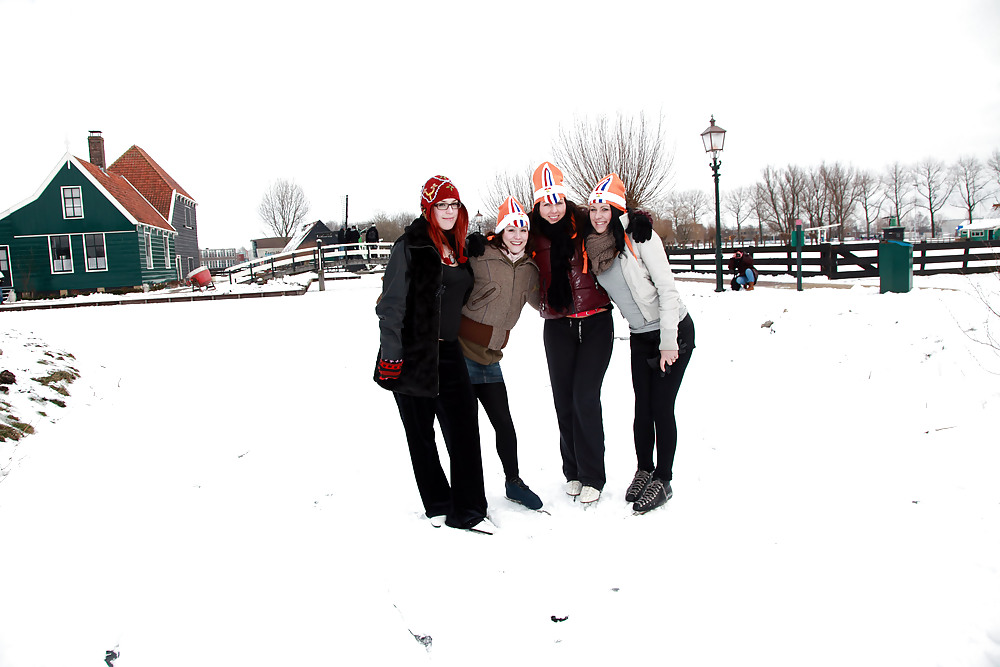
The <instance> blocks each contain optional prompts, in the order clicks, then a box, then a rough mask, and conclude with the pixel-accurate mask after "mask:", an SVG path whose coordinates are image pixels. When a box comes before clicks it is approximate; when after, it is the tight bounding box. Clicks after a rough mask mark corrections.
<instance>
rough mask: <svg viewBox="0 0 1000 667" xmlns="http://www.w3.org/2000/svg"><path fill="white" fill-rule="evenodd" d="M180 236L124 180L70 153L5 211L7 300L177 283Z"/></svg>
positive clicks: (1, 253)
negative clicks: (13, 296)
mask: <svg viewBox="0 0 1000 667" xmlns="http://www.w3.org/2000/svg"><path fill="white" fill-rule="evenodd" d="M176 237H177V231H176V230H175V229H174V227H173V226H172V225H171V224H170V222H168V220H167V219H166V218H165V217H164V216H163V215H162V214H161V213H160V212H159V211H157V209H156V208H155V207H154V206H153V205H152V204H150V202H149V201H147V199H146V198H145V197H143V195H142V194H140V192H139V191H138V190H137V189H136V188H135V187H134V186H133V185H132V184H131V183H130V182H129V181H128V179H126V178H125V177H124V176H122V175H121V174H118V173H115V172H112V171H109V170H107V169H105V168H103V165H100V166H98V165H95V164H92V163H90V162H87V161H85V160H81V159H80V158H76V157H73V156H72V155H70V154H69V153H67V154H66V155H64V156H63V157H62V159H60V160H59V162H58V164H56V167H55V169H53V170H52V173H51V174H49V176H48V178H46V179H45V181H43V183H42V185H41V187H39V188H38V190H37V191H36V192H35V194H34V195H32V196H31V197H30V198H28V199H27V200H25V201H23V202H21V203H20V204H18V205H16V206H14V207H12V208H10V209H8V210H6V211H4V212H2V213H0V273H2V274H3V278H2V279H0V287H2V288H3V290H4V295H5V297H6V296H8V295H9V293H10V292H15V293H16V294H17V296H18V297H23V298H37V297H45V296H58V295H62V296H65V295H70V294H81V293H89V292H98V291H119V290H122V291H127V290H136V289H142V288H143V286H144V285H151V284H156V283H165V282H169V281H172V280H176V279H177V267H176V265H175V261H174V258H175V245H176Z"/></svg>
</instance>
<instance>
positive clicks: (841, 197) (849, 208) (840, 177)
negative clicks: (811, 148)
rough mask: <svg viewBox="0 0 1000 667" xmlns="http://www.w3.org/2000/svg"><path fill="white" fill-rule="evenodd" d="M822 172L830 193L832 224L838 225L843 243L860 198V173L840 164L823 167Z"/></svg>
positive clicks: (835, 163)
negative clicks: (858, 181)
mask: <svg viewBox="0 0 1000 667" xmlns="http://www.w3.org/2000/svg"><path fill="white" fill-rule="evenodd" d="M820 171H821V173H822V176H823V182H824V183H826V190H827V192H828V193H829V204H830V208H829V211H830V224H832V225H838V234H839V238H840V240H841V241H843V240H844V235H845V233H846V232H847V227H848V225H849V223H850V220H851V215H852V214H853V213H854V209H855V208H856V206H857V203H858V199H859V197H860V189H859V188H858V183H857V180H858V177H857V174H858V172H857V170H855V169H854V167H845V166H843V165H842V164H840V163H839V162H834V163H833V164H832V165H830V166H826V165H823V166H822V167H820Z"/></svg>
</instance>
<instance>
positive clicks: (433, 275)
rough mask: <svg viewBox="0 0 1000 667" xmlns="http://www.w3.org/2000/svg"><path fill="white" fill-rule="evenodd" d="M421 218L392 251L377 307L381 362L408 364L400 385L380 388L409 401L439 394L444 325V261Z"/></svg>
mask: <svg viewBox="0 0 1000 667" xmlns="http://www.w3.org/2000/svg"><path fill="white" fill-rule="evenodd" d="M428 224H429V223H428V222H427V220H426V219H424V217H423V216H421V217H419V218H417V219H416V220H414V221H413V223H412V224H410V225H409V226H408V227H407V228H406V229H405V230H404V231H403V235H402V236H401V237H399V239H398V240H397V241H396V243H395V245H394V246H393V247H392V253H391V254H390V256H389V263H388V265H387V266H386V269H385V277H384V278H383V285H382V296H381V297H379V301H378V304H377V305H376V306H375V313H376V314H377V315H378V318H379V332H380V342H381V347H380V349H379V355H380V357H381V358H382V359H391V360H397V359H402V360H403V369H402V373H401V375H400V377H399V379H398V380H380V379H379V376H378V368H377V366H376V369H375V382H377V383H378V384H379V385H380V386H382V387H383V388H385V389H389V390H392V391H396V392H399V393H401V394H408V395H410V396H437V394H438V337H439V332H440V324H441V275H442V265H441V255H439V254H438V251H437V248H436V247H435V246H434V242H433V241H432V240H431V237H430V235H429V234H428V232H427V226H428Z"/></svg>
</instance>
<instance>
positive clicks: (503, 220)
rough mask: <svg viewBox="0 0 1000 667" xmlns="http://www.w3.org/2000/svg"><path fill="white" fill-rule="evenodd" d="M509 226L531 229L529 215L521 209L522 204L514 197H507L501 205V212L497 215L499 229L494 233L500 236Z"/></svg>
mask: <svg viewBox="0 0 1000 667" xmlns="http://www.w3.org/2000/svg"><path fill="white" fill-rule="evenodd" d="M509 225H513V226H515V227H524V228H525V229H531V221H529V220H528V216H527V214H525V212H524V209H523V208H522V207H521V202H519V201H517V199H515V198H514V197H507V199H505V200H504V202H503V204H501V205H500V211H499V212H498V213H497V228H496V230H494V232H495V233H496V234H500V233H502V232H503V230H505V229H507V227H508V226H509Z"/></svg>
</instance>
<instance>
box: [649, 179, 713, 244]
mask: <svg viewBox="0 0 1000 667" xmlns="http://www.w3.org/2000/svg"><path fill="white" fill-rule="evenodd" d="M707 210H708V196H707V195H706V194H705V193H704V192H702V191H701V190H684V191H683V192H672V193H670V195H669V196H668V197H667V200H666V202H665V206H664V207H663V211H662V213H661V216H660V217H661V218H662V219H665V220H667V221H669V223H670V224H671V225H672V226H673V230H674V236H675V237H676V239H677V241H678V242H679V243H690V242H695V241H697V242H701V241H704V240H705V236H706V232H705V227H703V226H702V225H701V224H700V222H699V220H700V219H701V216H703V215H704V214H705V212H706V211H707Z"/></svg>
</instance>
